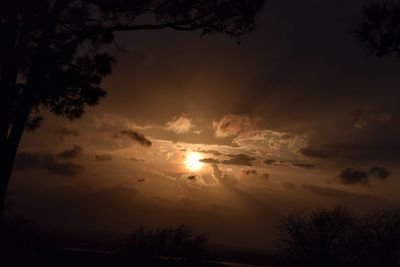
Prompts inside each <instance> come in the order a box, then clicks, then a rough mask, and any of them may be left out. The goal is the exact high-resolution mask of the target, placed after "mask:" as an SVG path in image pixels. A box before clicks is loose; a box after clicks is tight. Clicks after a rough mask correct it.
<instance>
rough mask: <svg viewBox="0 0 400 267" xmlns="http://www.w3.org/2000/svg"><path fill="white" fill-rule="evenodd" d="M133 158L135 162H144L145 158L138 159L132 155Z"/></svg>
mask: <svg viewBox="0 0 400 267" xmlns="http://www.w3.org/2000/svg"><path fill="white" fill-rule="evenodd" d="M131 160H132V161H133V162H144V159H138V158H135V157H131Z"/></svg>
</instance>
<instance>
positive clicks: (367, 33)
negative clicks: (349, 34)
mask: <svg viewBox="0 0 400 267" xmlns="http://www.w3.org/2000/svg"><path fill="white" fill-rule="evenodd" d="M363 15H364V18H363V20H362V22H361V23H360V25H359V26H358V27H357V29H356V30H355V34H356V36H357V37H358V39H359V41H360V43H361V45H363V46H364V47H366V48H368V49H369V50H370V52H371V53H373V54H375V55H376V56H385V55H387V54H389V53H397V55H398V56H400V1H397V0H382V1H374V2H372V3H369V4H366V5H364V7H363Z"/></svg>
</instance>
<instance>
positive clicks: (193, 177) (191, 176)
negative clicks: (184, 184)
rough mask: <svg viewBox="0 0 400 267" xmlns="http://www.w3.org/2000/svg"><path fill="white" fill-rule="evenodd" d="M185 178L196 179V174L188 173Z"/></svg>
mask: <svg viewBox="0 0 400 267" xmlns="http://www.w3.org/2000/svg"><path fill="white" fill-rule="evenodd" d="M186 179H188V180H196V179H197V176H196V174H193V175H188V176H187V177H186Z"/></svg>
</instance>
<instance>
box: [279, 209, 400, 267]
mask: <svg viewBox="0 0 400 267" xmlns="http://www.w3.org/2000/svg"><path fill="white" fill-rule="evenodd" d="M279 231H280V237H281V239H280V248H281V251H282V255H281V256H282V264H283V266H299V267H300V266H328V267H329V266H332V267H336V266H363V267H368V266H371V267H372V266H382V267H386V266H390V267H392V266H393V267H394V266H400V210H392V211H389V210H380V211H375V212H370V213H367V214H361V215H360V214H355V213H354V212H352V211H351V210H349V209H348V208H346V207H343V206H338V207H336V208H334V209H331V210H328V209H317V210H314V211H312V212H309V213H304V212H303V213H296V214H291V215H288V216H286V217H284V218H283V219H282V220H281V222H280V227H279Z"/></svg>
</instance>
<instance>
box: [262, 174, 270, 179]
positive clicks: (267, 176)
mask: <svg viewBox="0 0 400 267" xmlns="http://www.w3.org/2000/svg"><path fill="white" fill-rule="evenodd" d="M261 176H262V177H263V178H264V179H269V177H270V175H269V173H264V174H263V175H261Z"/></svg>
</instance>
